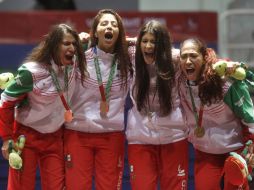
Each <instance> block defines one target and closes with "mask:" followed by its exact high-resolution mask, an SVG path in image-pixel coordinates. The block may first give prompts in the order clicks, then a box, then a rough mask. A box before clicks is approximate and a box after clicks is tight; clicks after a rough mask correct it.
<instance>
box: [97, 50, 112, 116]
mask: <svg viewBox="0 0 254 190" xmlns="http://www.w3.org/2000/svg"><path fill="white" fill-rule="evenodd" d="M94 54H95V57H94V66H95V70H96V76H97V81H98V85H99V90H100V94H101V102H100V115H101V116H102V117H106V116H107V113H108V112H109V94H110V90H111V86H112V82H113V78H114V75H115V70H116V59H115V56H114V57H113V60H112V65H111V69H110V73H109V77H108V81H107V84H106V88H105V89H104V86H103V82H102V76H101V70H100V65H99V59H98V56H97V49H96V47H95V48H94Z"/></svg>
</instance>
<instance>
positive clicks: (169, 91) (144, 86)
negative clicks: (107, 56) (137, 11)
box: [126, 20, 188, 190]
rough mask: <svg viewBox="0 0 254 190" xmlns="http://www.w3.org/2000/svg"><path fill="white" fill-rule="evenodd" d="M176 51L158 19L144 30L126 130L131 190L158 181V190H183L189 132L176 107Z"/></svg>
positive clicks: (149, 188) (152, 186)
mask: <svg viewBox="0 0 254 190" xmlns="http://www.w3.org/2000/svg"><path fill="white" fill-rule="evenodd" d="M175 51H176V50H174V49H172V44H171V37H170V35H169V33H168V29H167V27H166V26H164V25H163V24H161V23H160V22H158V21H156V20H151V21H149V22H147V23H145V24H144V25H143V26H142V28H141V30H140V32H139V35H138V37H137V42H136V54H135V67H134V79H133V83H132V85H131V93H130V94H131V99H132V101H133V107H132V109H131V110H130V111H129V115H128V122H127V130H126V136H127V139H128V160H129V165H130V182H131V187H132V189H133V190H140V189H146V190H154V189H157V185H158V183H159V184H160V189H161V190H166V189H168V190H172V189H187V179H188V142H187V133H188V130H187V127H186V126H185V124H184V121H183V118H182V113H181V110H180V108H179V98H178V87H177V83H176V81H177V78H178V76H179V68H178V61H179V60H178V58H179V57H178V58H177V55H178V54H179V53H177V52H175ZM172 52H173V55H174V56H172ZM180 158H181V159H180Z"/></svg>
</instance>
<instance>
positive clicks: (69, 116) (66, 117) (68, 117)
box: [64, 110, 73, 123]
mask: <svg viewBox="0 0 254 190" xmlns="http://www.w3.org/2000/svg"><path fill="white" fill-rule="evenodd" d="M72 119H73V113H72V111H71V110H66V111H65V113H64V120H65V121H66V122H68V123H69V122H71V121H72Z"/></svg>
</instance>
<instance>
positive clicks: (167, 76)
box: [133, 20, 175, 115]
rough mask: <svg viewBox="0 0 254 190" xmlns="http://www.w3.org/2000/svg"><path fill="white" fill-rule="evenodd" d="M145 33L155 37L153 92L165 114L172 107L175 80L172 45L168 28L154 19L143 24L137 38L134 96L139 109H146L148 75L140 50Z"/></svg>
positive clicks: (147, 103)
mask: <svg viewBox="0 0 254 190" xmlns="http://www.w3.org/2000/svg"><path fill="white" fill-rule="evenodd" d="M147 33H151V34H153V35H154V37H155V68H156V75H157V77H156V92H155V93H158V97H159V105H160V113H161V114H162V115H166V114H168V113H170V112H171V110H172V107H173V104H172V95H171V94H172V88H173V84H174V82H175V71H174V66H173V63H172V53H171V48H172V46H171V38H170V35H169V32H168V29H167V27H166V26H165V25H163V24H161V23H160V22H158V21H156V20H151V21H149V22H147V23H146V24H144V25H143V26H142V28H141V29H140V32H139V35H138V38H137V43H136V55H135V70H136V73H135V74H136V78H135V87H134V88H135V90H134V91H136V95H134V97H135V99H136V102H137V108H138V110H139V111H141V109H143V108H144V109H146V110H147V109H148V107H149V88H150V76H149V73H148V70H147V68H146V65H147V64H146V63H145V60H144V57H143V54H142V51H141V40H142V37H143V36H144V35H145V34H147ZM134 91H133V92H134Z"/></svg>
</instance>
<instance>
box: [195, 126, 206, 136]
mask: <svg viewBox="0 0 254 190" xmlns="http://www.w3.org/2000/svg"><path fill="white" fill-rule="evenodd" d="M194 134H195V136H196V137H198V138H201V137H203V136H204V135H205V129H204V127H196V129H195V131H194Z"/></svg>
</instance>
